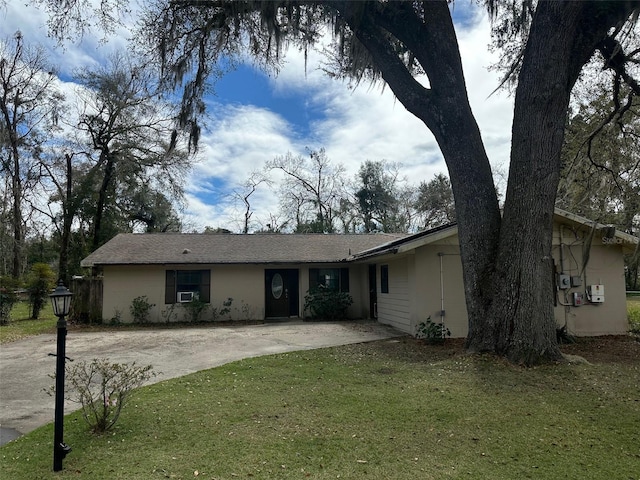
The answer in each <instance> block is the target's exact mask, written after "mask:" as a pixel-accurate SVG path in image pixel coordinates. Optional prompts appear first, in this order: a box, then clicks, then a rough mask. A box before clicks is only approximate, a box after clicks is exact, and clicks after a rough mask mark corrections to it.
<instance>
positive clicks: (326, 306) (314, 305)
mask: <svg viewBox="0 0 640 480" xmlns="http://www.w3.org/2000/svg"><path fill="white" fill-rule="evenodd" d="M352 303H353V298H351V295H349V294H348V293H346V292H338V291H336V290H332V289H330V288H327V287H325V286H323V285H320V286H318V287H314V288H311V289H310V290H309V291H308V292H307V294H306V295H305V297H304V312H307V311H309V313H310V314H311V318H315V319H325V320H337V319H341V318H345V317H346V314H347V308H349V305H351V304H352Z"/></svg>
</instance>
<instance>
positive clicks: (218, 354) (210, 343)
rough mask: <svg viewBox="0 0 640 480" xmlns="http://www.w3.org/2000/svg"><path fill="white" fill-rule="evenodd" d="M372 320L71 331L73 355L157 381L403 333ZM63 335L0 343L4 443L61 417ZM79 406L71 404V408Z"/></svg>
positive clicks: (70, 351)
mask: <svg viewBox="0 0 640 480" xmlns="http://www.w3.org/2000/svg"><path fill="white" fill-rule="evenodd" d="M401 335H403V334H402V333H400V332H398V331H397V330H394V329H392V328H390V327H387V326H385V325H381V324H379V323H377V322H372V321H355V322H335V323H324V322H322V323H320V322H318V323H314V322H300V321H295V322H281V323H265V324H261V325H251V326H237V327H202V328H185V329H177V328H176V329H166V330H147V329H145V330H137V331H116V332H114V331H110V332H70V333H69V334H68V336H67V356H68V357H70V358H72V359H73V360H74V361H80V360H88V361H90V360H93V359H94V358H108V359H109V360H110V361H111V362H114V363H131V362H134V361H135V362H136V364H137V365H153V368H154V371H155V372H157V373H160V375H158V376H156V377H155V378H154V379H153V382H160V381H163V380H167V379H169V378H174V377H180V376H183V375H186V374H188V373H193V372H197V371H199V370H204V369H207V368H212V367H216V366H219V365H223V364H225V363H229V362H232V361H235V360H240V359H242V358H249V357H257V356H260V355H269V354H273V353H283V352H291V351H296V350H309V349H314V348H322V347H330V346H336V345H347V344H350V343H360V342H368V341H373V340H382V339H385V338H392V337H396V336H401ZM55 351H56V336H55V334H52V335H39V336H36V337H32V338H28V339H25V340H20V341H17V342H12V343H8V344H4V345H1V346H0V445H3V444H4V443H6V442H8V441H10V440H12V439H14V438H17V437H18V436H20V435H21V434H24V433H28V432H30V431H31V430H34V429H36V428H37V427H40V426H42V425H45V424H47V423H49V422H53V414H54V399H53V397H50V396H49V395H47V393H45V391H44V389H46V388H48V387H49V386H51V385H52V384H53V380H52V379H51V378H50V377H49V376H48V375H52V374H53V373H54V370H55V357H52V356H49V354H50V353H55ZM77 408H78V405H77V404H74V403H67V404H65V413H69V412H71V411H73V410H75V409H77Z"/></svg>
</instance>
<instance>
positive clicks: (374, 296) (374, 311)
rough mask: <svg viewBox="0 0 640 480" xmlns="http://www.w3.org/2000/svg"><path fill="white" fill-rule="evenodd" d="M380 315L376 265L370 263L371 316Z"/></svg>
mask: <svg viewBox="0 0 640 480" xmlns="http://www.w3.org/2000/svg"><path fill="white" fill-rule="evenodd" d="M377 317H378V281H377V279H376V266H375V265H369V318H377Z"/></svg>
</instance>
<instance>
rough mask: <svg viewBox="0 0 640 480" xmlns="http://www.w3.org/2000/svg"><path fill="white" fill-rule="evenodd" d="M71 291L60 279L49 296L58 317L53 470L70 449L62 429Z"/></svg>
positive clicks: (59, 468) (55, 469) (58, 469)
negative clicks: (67, 318)
mask: <svg viewBox="0 0 640 480" xmlns="http://www.w3.org/2000/svg"><path fill="white" fill-rule="evenodd" d="M72 295H73V293H71V292H70V291H69V289H68V288H67V287H65V286H64V283H63V282H62V280H60V281H59V282H58V286H57V287H56V289H55V290H54V291H53V293H52V294H51V295H49V297H50V298H51V305H52V306H53V314H54V315H55V316H56V317H58V324H57V331H58V335H57V340H58V347H57V350H56V411H55V420H54V434H53V471H54V472H59V471H60V470H62V459H63V458H64V457H66V456H67V453H69V452H70V451H71V447H69V446H68V445H66V444H65V443H64V442H63V441H62V433H63V430H64V361H65V359H66V354H67V353H66V341H67V321H66V320H65V318H64V317H66V316H67V315H69V308H70V307H71V296H72Z"/></svg>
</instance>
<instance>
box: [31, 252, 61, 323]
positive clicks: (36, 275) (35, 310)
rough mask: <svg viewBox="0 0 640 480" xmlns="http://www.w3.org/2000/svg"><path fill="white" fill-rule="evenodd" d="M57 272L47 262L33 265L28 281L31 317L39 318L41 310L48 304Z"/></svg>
mask: <svg viewBox="0 0 640 480" xmlns="http://www.w3.org/2000/svg"><path fill="white" fill-rule="evenodd" d="M54 280H55V273H53V270H51V267H50V266H49V265H47V264H46V263H35V264H34V265H33V267H31V274H30V275H29V279H28V281H27V291H28V292H29V305H30V306H31V318H32V319H33V320H37V319H38V318H39V317H40V311H41V310H42V308H43V307H44V306H45V305H46V303H47V299H48V298H49V293H51V288H52V287H53V284H54Z"/></svg>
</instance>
